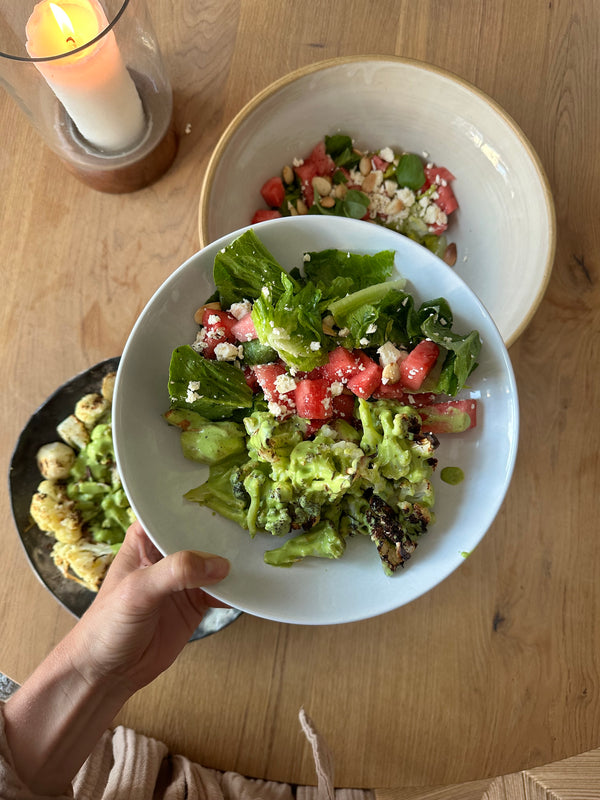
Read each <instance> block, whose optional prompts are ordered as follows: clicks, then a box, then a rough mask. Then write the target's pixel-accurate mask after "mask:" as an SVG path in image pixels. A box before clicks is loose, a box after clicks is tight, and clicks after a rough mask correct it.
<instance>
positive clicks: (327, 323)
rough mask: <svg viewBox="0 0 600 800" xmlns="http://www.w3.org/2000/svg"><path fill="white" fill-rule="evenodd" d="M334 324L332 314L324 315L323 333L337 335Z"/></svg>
mask: <svg viewBox="0 0 600 800" xmlns="http://www.w3.org/2000/svg"><path fill="white" fill-rule="evenodd" d="M334 325H335V319H334V318H333V317H332V316H331V314H328V315H327V316H326V317H323V321H322V328H323V333H324V334H325V335H326V336H335V335H336V334H335V328H334Z"/></svg>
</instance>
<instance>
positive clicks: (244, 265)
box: [213, 229, 293, 308]
mask: <svg viewBox="0 0 600 800" xmlns="http://www.w3.org/2000/svg"><path fill="white" fill-rule="evenodd" d="M282 275H287V273H286V272H285V270H284V269H283V267H282V266H281V265H280V264H279V263H278V262H277V261H276V260H275V258H274V257H273V256H272V255H271V253H270V252H269V251H268V250H267V248H266V247H265V246H264V244H263V243H262V242H261V241H260V239H259V238H258V237H257V236H256V234H255V233H254V231H253V230H252V229H250V230H247V231H245V232H244V233H242V234H241V236H238V238H237V239H234V240H233V242H230V243H229V244H228V245H227V246H226V247H224V248H223V249H222V250H220V251H219V252H218V253H217V255H216V256H215V261H214V266H213V279H214V282H215V286H216V287H217V292H218V295H219V300H220V302H221V308H230V306H231V305H232V304H233V303H240V302H242V301H243V300H255V299H256V298H257V297H259V296H260V293H261V290H262V288H263V286H268V287H269V288H270V291H271V295H272V297H273V298H274V299H275V300H277V299H278V298H279V297H280V296H281V294H282V293H283V286H282V284H281V276H282ZM291 280H293V279H291Z"/></svg>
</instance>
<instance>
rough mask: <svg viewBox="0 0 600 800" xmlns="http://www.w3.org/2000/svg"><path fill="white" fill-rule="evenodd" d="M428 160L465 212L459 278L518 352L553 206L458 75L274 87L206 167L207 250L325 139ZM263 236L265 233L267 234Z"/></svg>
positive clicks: (393, 64) (512, 134)
mask: <svg viewBox="0 0 600 800" xmlns="http://www.w3.org/2000/svg"><path fill="white" fill-rule="evenodd" d="M340 132H341V133H347V134H348V135H350V136H351V137H352V138H353V139H354V141H355V143H356V145H357V146H358V147H362V148H368V149H371V150H377V149H380V148H383V147H385V146H389V147H392V148H393V149H395V150H406V151H409V152H415V153H419V154H421V155H423V157H424V158H425V159H427V160H431V161H432V162H434V163H436V164H438V165H441V166H445V167H448V169H450V171H451V172H452V173H453V174H454V175H455V176H456V181H455V182H454V184H453V188H454V190H455V194H456V196H457V199H458V202H459V205H460V208H459V209H458V211H457V212H456V213H455V214H454V215H453V217H452V224H451V227H450V228H449V231H448V237H449V239H450V240H451V241H454V242H456V245H457V250H458V258H457V262H456V265H455V267H454V269H455V271H456V272H457V273H458V274H459V275H460V276H461V277H462V278H463V279H464V280H465V281H466V282H467V283H468V284H469V286H470V287H471V288H472V289H473V291H474V292H475V294H477V296H478V297H479V299H480V300H481V301H482V303H483V304H484V305H485V306H486V308H487V309H488V311H489V312H490V314H491V316H492V319H493V320H494V322H495V323H496V325H497V327H498V329H499V330H500V333H501V335H502V338H503V339H504V342H505V343H506V345H507V346H510V345H511V344H513V343H514V342H515V341H516V340H517V338H518V337H519V336H520V335H521V333H522V332H523V331H524V330H525V328H526V326H527V325H528V324H529V322H530V321H531V319H532V317H533V315H534V313H535V311H536V309H537V307H538V305H539V303H540V302H541V300H542V297H543V295H544V292H545V290H546V286H547V284H548V281H549V278H550V273H551V270H552V265H553V262H554V252H555V246H556V224H555V213H554V204H553V201H552V196H551V193H550V189H549V185H548V180H547V177H546V175H545V172H544V169H543V166H542V164H541V162H540V159H539V157H538V156H537V154H536V152H535V150H534V149H533V147H532V146H531V144H530V143H529V141H528V140H527V138H526V137H525V135H524V134H523V132H522V131H521V130H520V128H519V127H518V125H517V124H516V123H515V122H514V120H512V119H511V117H510V116H509V115H508V114H507V113H506V112H505V111H504V110H503V109H502V108H501V107H500V106H499V105H498V104H497V103H496V102H495V101H493V100H492V99H491V98H489V97H488V96H486V95H485V94H484V93H483V92H481V91H479V90H478V89H477V88H475V87H474V86H472V85H471V84H469V83H467V82H466V81H464V80H462V79H461V78H459V77H457V76H455V75H452V74H451V73H449V72H446V71H444V70H441V69H439V68H437V67H433V66H431V65H429V64H425V63H423V62H419V61H412V60H408V59H404V58H397V57H391V56H380V57H378V56H357V57H342V58H336V59H331V60H328V61H322V62H319V63H316V64H312V65H310V66H307V67H304V68H302V69H299V70H297V71H295V72H292V73H290V74H289V75H286V76H285V77H283V78H281V79H280V80H278V81H276V82H275V83H272V84H271V85H270V86H268V87H267V88H266V89H264V90H263V91H262V92H260V93H259V94H258V95H256V97H254V98H253V99H252V100H251V101H250V102H249V103H248V104H247V105H246V106H244V108H243V109H242V110H241V111H240V112H239V113H238V114H237V116H236V117H235V118H234V119H233V120H232V122H231V123H230V125H229V126H228V127H227V129H226V130H225V131H224V133H223V135H222V137H221V139H220V140H219V142H218V144H217V146H216V148H215V151H214V153H213V155H212V157H211V159H210V162H209V164H208V167H207V171H206V175H205V178H204V183H203V186H202V190H201V195H200V205H199V234H200V244H201V246H205V245H207V244H209V243H210V242H213V241H215V240H216V239H219V238H220V237H221V236H223V235H225V234H227V233H229V232H231V231H234V230H237V229H239V228H242V227H244V226H245V225H248V224H249V223H250V221H251V219H252V216H253V214H254V212H255V211H256V209H257V208H260V207H263V208H264V207H265V206H264V203H263V201H262V198H261V196H260V188H261V186H262V184H263V183H264V182H265V181H266V180H267V179H268V178H270V177H271V176H273V175H276V174H279V173H280V171H281V169H282V167H283V166H284V165H285V164H291V162H292V160H293V158H302V157H305V156H307V155H308V154H309V153H310V151H311V150H312V148H313V146H314V145H315V144H316V143H317V142H318V141H320V140H321V139H322V138H323V137H324V136H325V135H326V134H327V135H331V134H333V133H340ZM261 224H264V223H261Z"/></svg>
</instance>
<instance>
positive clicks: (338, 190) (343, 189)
mask: <svg viewBox="0 0 600 800" xmlns="http://www.w3.org/2000/svg"><path fill="white" fill-rule="evenodd" d="M347 192H348V187H347V186H346V184H345V183H338V184H337V185H336V186H335V188H334V190H333V193H334V195H335V196H336V197H337V198H339V199H340V200H343V199H344V197H346V194H347Z"/></svg>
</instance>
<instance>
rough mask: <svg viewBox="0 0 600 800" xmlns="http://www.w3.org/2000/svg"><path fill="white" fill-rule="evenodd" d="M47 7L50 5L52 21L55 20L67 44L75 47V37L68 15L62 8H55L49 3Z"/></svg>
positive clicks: (55, 6)
mask: <svg viewBox="0 0 600 800" xmlns="http://www.w3.org/2000/svg"><path fill="white" fill-rule="evenodd" d="M49 5H50V10H51V11H52V13H53V14H54V19H55V20H56V24H57V25H58V27H59V28H60V30H61V33H63V34H64V35H65V36H66V38H67V42H68V43H69V44H71V45H73V46H75V39H74V38H73V37H74V36H75V29H74V28H73V24H72V23H71V20H70V19H69V15H68V14H67V12H66V11H65V10H64V8H61V7H60V6H57V5H56V3H50V4H49Z"/></svg>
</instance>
